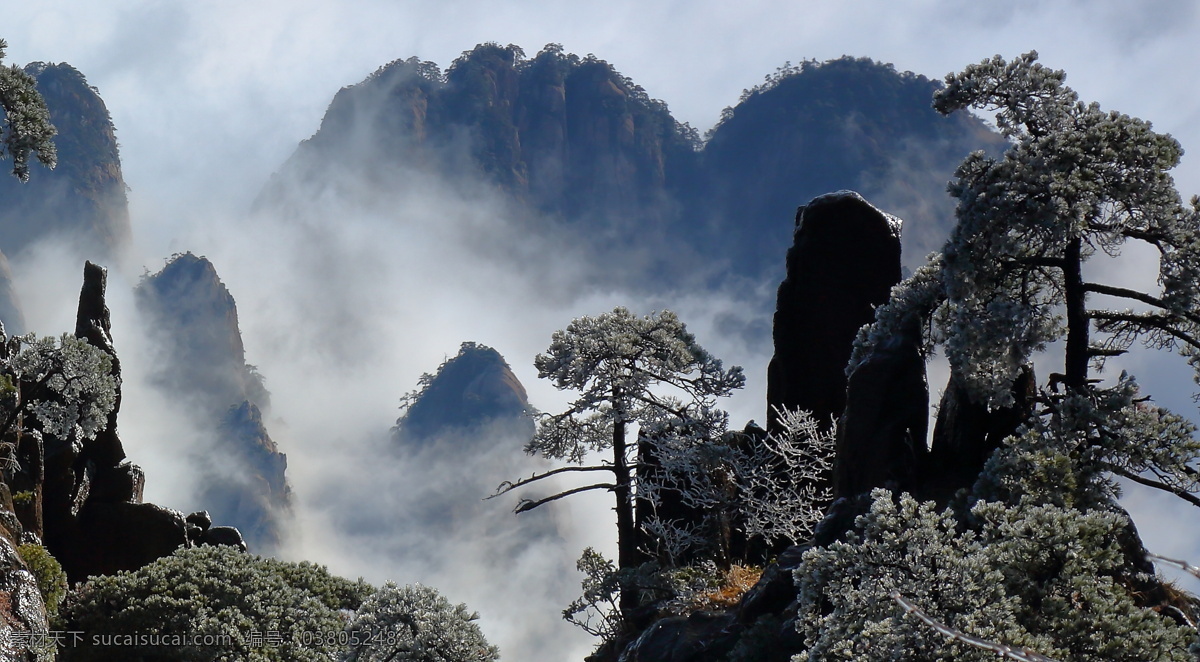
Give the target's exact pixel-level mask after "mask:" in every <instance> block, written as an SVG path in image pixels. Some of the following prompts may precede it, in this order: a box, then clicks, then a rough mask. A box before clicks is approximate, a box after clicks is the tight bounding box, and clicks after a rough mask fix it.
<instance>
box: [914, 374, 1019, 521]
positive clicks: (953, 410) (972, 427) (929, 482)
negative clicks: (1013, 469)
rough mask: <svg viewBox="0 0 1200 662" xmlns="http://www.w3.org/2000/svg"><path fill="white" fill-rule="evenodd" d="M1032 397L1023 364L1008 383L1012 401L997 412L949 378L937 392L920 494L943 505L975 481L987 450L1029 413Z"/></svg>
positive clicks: (999, 442) (994, 447)
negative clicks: (972, 397)
mask: <svg viewBox="0 0 1200 662" xmlns="http://www.w3.org/2000/svg"><path fill="white" fill-rule="evenodd" d="M1036 395H1037V379H1036V378H1035V377H1034V373H1033V367H1032V366H1026V368H1025V370H1024V371H1022V373H1021V375H1020V376H1019V377H1018V378H1017V381H1016V383H1014V384H1013V396H1014V400H1015V402H1014V404H1013V405H1012V406H1011V407H1004V408H999V409H996V410H989V409H988V407H987V405H986V404H983V403H978V402H973V401H972V400H971V399H970V396H969V395H968V394H967V392H966V389H965V388H963V387H962V386H961V385H960V384H959V383H958V382H957V381H956V380H955V379H954V378H953V377H951V379H950V382H949V383H948V384H946V390H945V391H944V392H943V393H942V401H941V404H940V405H939V407H938V415H937V422H936V423H935V424H934V426H933V439H932V443H931V444H930V449H929V460H928V462H927V463H926V465H925V467H924V468H923V471H922V474H923V475H922V477H921V488H922V496H924V497H925V498H928V499H934V500H936V501H938V502H939V503H945V502H946V501H947V500H948V499H949V498H950V497H952V496H954V493H955V492H957V491H958V490H960V489H963V488H970V487H971V486H972V485H974V484H975V480H976V479H977V478H979V473H980V472H981V471H983V465H984V463H985V462H987V459H988V457H990V456H991V454H992V452H993V451H995V450H996V449H997V448H999V447H1000V445H1001V443H1003V441H1004V439H1005V438H1006V437H1008V436H1010V435H1012V434H1013V433H1015V432H1016V431H1017V427H1018V426H1019V425H1021V423H1022V422H1024V421H1026V420H1028V418H1029V416H1030V415H1031V414H1032V413H1033V406H1034V397H1035V396H1036Z"/></svg>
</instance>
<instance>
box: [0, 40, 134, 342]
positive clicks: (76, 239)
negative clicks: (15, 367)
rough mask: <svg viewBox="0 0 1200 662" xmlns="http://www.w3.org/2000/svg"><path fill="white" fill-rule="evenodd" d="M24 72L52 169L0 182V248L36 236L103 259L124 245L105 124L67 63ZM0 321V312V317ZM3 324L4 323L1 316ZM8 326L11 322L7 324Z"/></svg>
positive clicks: (115, 165) (116, 174)
mask: <svg viewBox="0 0 1200 662" xmlns="http://www.w3.org/2000/svg"><path fill="white" fill-rule="evenodd" d="M25 71H26V72H27V73H29V74H30V75H32V76H33V77H34V78H35V79H36V80H37V88H38V92H39V93H41V95H42V97H43V98H44V99H45V100H46V106H47V107H48V108H49V109H50V121H51V122H52V123H53V124H54V126H55V128H56V129H58V135H57V136H55V138H54V144H55V146H56V147H57V150H58V165H57V167H55V169H54V170H46V169H45V168H40V167H35V168H33V169H32V172H31V174H30V179H29V182H28V183H26V184H21V183H20V182H19V181H18V180H17V179H16V178H15V177H2V178H0V200H4V204H3V205H0V250H3V251H4V252H5V253H6V254H8V255H9V256H15V255H16V254H17V253H19V252H21V251H22V250H24V249H26V248H28V247H29V246H31V245H32V244H33V243H35V242H37V241H38V240H40V239H43V238H49V237H53V238H55V239H58V240H62V241H66V242H68V243H69V244H70V245H71V246H72V247H74V248H75V249H77V250H78V251H80V252H81V253H82V254H83V255H84V256H85V257H89V258H91V259H102V260H109V259H112V258H114V257H116V256H117V255H118V253H119V252H120V251H121V250H122V249H123V248H124V247H125V246H126V245H127V244H128V242H129V238H130V230H129V209H128V203H127V201H126V197H125V181H124V179H123V178H122V176H121V161H120V157H119V155H118V152H117V138H116V134H115V131H114V128H113V124H112V119H111V118H110V116H109V114H108V109H107V108H106V107H105V106H104V101H102V100H101V99H100V95H99V94H98V93H97V91H96V89H95V88H93V87H91V86H90V85H88V82H87V80H86V79H85V78H84V77H83V74H81V73H79V71H77V70H76V69H75V68H74V67H72V66H70V65H69V64H65V63H64V64H46V63H44V62H34V63H32V64H30V65H29V66H27V67H25ZM2 315H3V310H2V307H0V316H2ZM2 319H4V321H5V323H6V324H7V323H9V322H10V320H9V318H6V317H3V318H2ZM13 321H15V319H14V320H13Z"/></svg>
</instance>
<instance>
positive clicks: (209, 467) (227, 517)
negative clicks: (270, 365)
mask: <svg viewBox="0 0 1200 662" xmlns="http://www.w3.org/2000/svg"><path fill="white" fill-rule="evenodd" d="M137 302H138V307H139V309H140V310H141V311H142V312H143V314H144V315H145V317H146V319H147V320H148V323H149V324H150V325H151V327H152V328H151V329H150V336H151V338H152V339H153V340H154V341H155V342H156V343H157V345H158V349H159V352H158V354H159V361H158V363H157V364H156V369H155V376H154V378H155V381H156V382H157V383H158V385H159V386H160V387H161V388H162V389H163V390H164V392H166V393H167V394H169V395H170V396H171V397H173V398H178V399H181V400H183V401H185V402H187V403H188V405H189V408H190V411H191V412H192V419H193V420H192V422H193V424H194V425H196V426H197V427H198V428H199V429H200V430H201V431H202V433H203V434H204V436H206V437H208V438H209V440H210V441H209V443H208V444H206V445H205V447H204V448H197V449H195V451H196V452H198V453H200V452H202V453H204V454H205V457H203V458H201V462H200V466H201V467H202V468H201V469H200V471H202V472H204V473H205V476H204V480H203V481H202V485H203V487H202V490H201V494H200V495H199V498H200V500H201V502H202V503H204V504H205V507H206V508H208V509H209V511H210V512H211V514H212V515H213V518H214V520H215V521H217V522H220V523H222V524H228V525H231V526H236V527H237V528H239V529H240V530H241V531H242V535H243V536H244V537H245V539H246V542H247V544H248V545H249V546H250V547H251V549H253V550H255V551H257V552H263V551H269V550H273V549H275V548H276V547H277V546H278V545H279V543H280V539H281V535H282V530H281V528H282V522H281V517H282V516H283V513H285V512H286V511H287V510H288V509H289V508H290V504H291V489H290V487H289V486H288V483H287V478H286V476H285V471H286V468H287V457H286V456H285V455H284V454H283V453H282V452H280V451H279V448H278V446H277V445H276V444H275V442H274V441H273V440H272V439H271V436H270V434H269V433H268V432H267V428H266V426H265V424H264V422H263V417H262V410H264V409H267V408H269V406H270V402H269V395H268V393H267V390H266V389H265V388H264V386H263V381H262V377H261V376H260V375H259V374H258V372H257V371H256V370H255V368H254V366H250V365H247V364H246V358H245V349H244V348H243V345H242V336H241V331H240V329H239V328H238V317H237V304H236V303H235V302H234V299H233V295H231V294H230V293H229V290H228V289H227V288H226V287H225V284H224V283H222V282H221V279H220V277H219V276H218V275H217V271H216V268H215V267H214V266H213V264H212V263H211V262H209V261H208V260H207V259H206V258H203V257H197V256H195V255H193V254H191V253H184V254H180V255H176V256H174V258H173V259H172V260H171V261H170V262H168V263H167V265H166V266H165V267H163V269H162V270H161V271H159V272H158V273H156V274H153V275H150V276H147V277H146V278H145V279H144V280H143V281H142V282H141V283H140V284H139V286H138V289H137Z"/></svg>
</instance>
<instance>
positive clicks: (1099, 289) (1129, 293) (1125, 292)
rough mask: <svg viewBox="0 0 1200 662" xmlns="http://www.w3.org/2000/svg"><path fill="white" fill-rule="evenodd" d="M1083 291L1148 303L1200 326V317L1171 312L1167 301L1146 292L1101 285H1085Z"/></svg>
mask: <svg viewBox="0 0 1200 662" xmlns="http://www.w3.org/2000/svg"><path fill="white" fill-rule="evenodd" d="M1083 289H1085V290H1087V291H1088V292H1095V293H1096V294H1104V295H1107V296H1112V297H1120V298H1122V299H1133V300H1134V301H1141V302H1142V303H1148V304H1150V305H1151V306H1156V307H1158V308H1161V309H1163V310H1166V311H1170V312H1171V314H1174V315H1179V316H1180V317H1183V318H1184V319H1186V320H1188V321H1189V322H1192V323H1193V324H1200V316H1197V315H1190V314H1186V313H1177V312H1175V311H1173V310H1171V307H1170V306H1168V305H1167V302H1166V301H1163V300H1162V299H1160V298H1158V297H1156V296H1151V295H1149V294H1146V293H1145V292H1139V291H1137V290H1130V289H1126V288H1124V287H1113V286H1111V285H1103V284H1101V283H1084V284H1083Z"/></svg>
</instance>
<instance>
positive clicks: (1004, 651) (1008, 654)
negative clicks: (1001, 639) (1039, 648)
mask: <svg viewBox="0 0 1200 662" xmlns="http://www.w3.org/2000/svg"><path fill="white" fill-rule="evenodd" d="M891 597H892V599H893V600H895V601H896V602H897V603H898V604H899V605H900V606H901V607H903V608H904V612H905V613H907V614H912V615H913V616H916V617H917V618H919V619H921V622H923V623H925V624H926V625H928V626H929V627H931V628H933V629H934V630H936V631H937V632H938V633H939V634H944V635H946V636H947V637H949V638H951V639H954V640H956V641H961V642H962V643H964V644H967V645H968V646H974V647H975V648H978V649H980V650H985V651H991V652H993V653H995V654H996V655H998V656H999V657H1003V658H1008V659H1010V660H1017V662H1057V661H1056V660H1054V659H1053V658H1049V657H1046V656H1045V655H1040V654H1038V653H1035V652H1033V651H1031V650H1029V649H1028V648H1021V649H1016V648H1013V647H1012V646H1008V645H1006V644H998V643H996V642H994V641H988V640H986V639H980V638H978V637H972V636H971V635H969V634H967V633H965V632H963V631H962V630H956V629H954V628H952V627H950V626H949V625H946V624H944V623H942V622H941V621H938V620H936V619H934V618H933V617H931V616H929V615H928V614H926V613H925V612H923V611H921V608H920V607H918V606H916V605H915V604H913V603H912V602H909V600H908V599H907V598H905V597H904V596H903V595H900V592H899V591H892V593H891Z"/></svg>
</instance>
